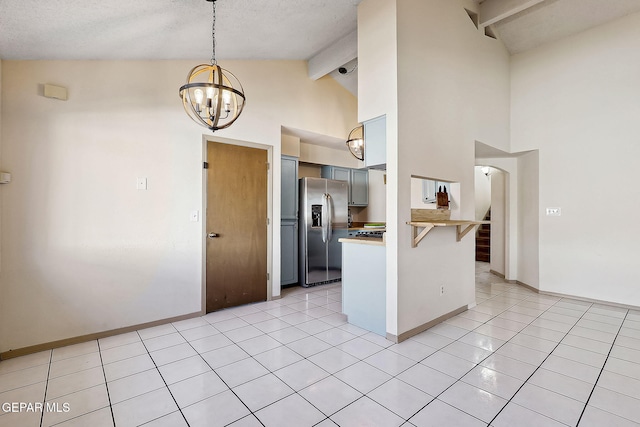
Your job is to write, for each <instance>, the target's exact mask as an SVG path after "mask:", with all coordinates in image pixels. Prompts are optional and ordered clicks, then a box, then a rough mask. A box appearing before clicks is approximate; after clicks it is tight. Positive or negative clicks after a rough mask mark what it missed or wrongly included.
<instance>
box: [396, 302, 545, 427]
mask: <svg viewBox="0 0 640 427" xmlns="http://www.w3.org/2000/svg"><path fill="white" fill-rule="evenodd" d="M504 292H508V291H503V292H501V293H500V294H497V295H494V296H492V297H491V298H488V299H486V300H485V301H490V300H491V299H493V298H496V297H499V296H502V294H503V293H504ZM528 298H529V297H527V298H525V299H523V300H520V301H519V302H518V303H516V304H513V305H512V306H510V307H509V308H507V309H506V310H503V311H501V312H500V313H498V314H496V315H495V316H493V317H491V318H490V319H488V320H486V321H485V322H483V323H482V325H486V324H488V322H490V321H492V320H493V319H495V318H497V317H498V316H500V315H501V314H503V313H506V312H507V311H509V310H510V309H511V308H513V307H515V306H516V305H518V304H520V303H521V302H525V301H528ZM485 301H483V302H485ZM556 302H557V301H556ZM553 305H555V303H554V304H553ZM553 305H552V306H551V307H553ZM551 307H549V308H551ZM545 312H546V310H545V311H543V312H542V313H540V314H539V315H538V316H537V317H536V318H535V319H534V320H532V321H531V322H529V323H527V324H526V325H527V326H530V325H531V323H533V322H534V321H535V320H536V319H538V318H539V317H540V316H542V315H543V314H544V313H545ZM485 314H486V313H485ZM507 320H508V319H507ZM443 323H444V322H443ZM519 323H522V322H519ZM482 325H480V326H482ZM451 326H455V325H451ZM480 326H478V327H477V328H479V327H480ZM457 327H458V328H460V327H459V326H457ZM498 327H499V326H498ZM477 328H474V329H472V330H469V331H468V332H467V333H465V334H464V335H462V336H460V338H457V339H455V340H453V341H452V342H450V343H449V344H447V345H445V346H444V347H442V348H440V349H438V350H436V351H435V352H434V353H432V354H430V355H429V356H427V357H425V358H424V359H422V360H421V361H420V362H418V364H421V363H422V362H423V361H424V360H426V359H428V358H429V357H430V356H431V355H433V354H435V353H437V352H438V351H442V349H443V348H445V347H447V346H449V345H451V344H453V343H455V342H458V341H460V340H461V339H462V338H464V337H466V336H467V335H469V334H470V333H472V332H474V331H475V329H477ZM460 329H464V328H460ZM502 329H504V328H502ZM523 329H524V328H523ZM512 332H514V331H512ZM433 333H434V334H437V335H440V334H438V333H437V332H433ZM519 333H520V332H517V333H516V335H518V334H519ZM482 335H484V334H482ZM516 335H514V336H513V337H515V336H516ZM440 336H443V337H446V336H445V335H440ZM487 336H488V337H490V338H495V337H491V336H489V335H487ZM513 337H511V338H510V339H509V340H506V341H505V342H504V343H503V344H502V345H500V346H499V347H497V348H496V349H495V350H493V351H492V352H491V354H490V355H488V356H487V357H485V358H483V359H482V360H480V361H478V362H477V363H475V362H471V361H470V360H466V359H463V358H461V357H458V356H456V355H455V354H451V353H447V352H444V353H446V354H449V355H451V356H453V357H456V358H458V359H460V360H464V361H467V362H471V363H475V365H474V366H473V367H472V368H471V369H469V370H468V371H467V372H465V373H464V374H462V376H460V378H457V379H456V381H455V382H453V383H452V384H451V385H450V386H448V387H447V388H445V389H444V390H442V391H441V392H440V393H438V394H437V395H436V396H434V397H433V399H432V400H431V401H429V402H428V403H427V404H426V405H425V406H423V407H422V408H420V409H419V410H418V411H417V412H416V413H414V414H413V415H411V417H409V418H408V419H407V422H408V420H410V419H411V418H413V417H415V416H416V415H417V414H418V413H419V412H420V411H422V410H423V409H424V408H426V407H427V406H429V405H430V404H431V403H432V402H433V401H434V400H436V399H438V397H440V396H442V395H443V394H444V393H445V392H446V391H447V390H449V389H450V388H451V387H453V386H454V385H455V384H457V383H458V382H460V381H462V378H464V377H465V376H466V375H467V374H469V373H470V372H471V371H473V370H474V369H475V368H476V367H477V366H481V365H480V364H481V363H482V362H484V361H485V360H487V359H488V358H489V357H491V356H493V355H494V354H495V353H496V352H497V351H498V350H499V349H500V348H502V347H503V346H505V345H506V344H507V343H508V342H509V341H511V339H513ZM446 338H449V337H446ZM495 339H498V338H495ZM500 341H502V340H500ZM460 342H461V343H462V344H467V343H465V342H463V341H460ZM467 345H470V344H467ZM471 347H476V346H473V345H471ZM477 348H479V349H482V350H485V349H483V348H482V347H477ZM487 351H488V350H487ZM505 357H508V356H505ZM514 360H517V359H514ZM408 369H410V368H408ZM431 369H434V368H431ZM435 370H436V371H438V372H441V371H439V370H438V369H435ZM405 371H406V370H405ZM402 372H404V371H402ZM402 372H401V373H402ZM496 372H497V371H496ZM441 373H443V374H445V375H449V374H447V373H445V372H441ZM534 373H535V371H534ZM398 375H399V374H398ZM504 375H508V374H504ZM531 375H533V374H531ZM449 376H450V375H449ZM509 376H510V375H509ZM451 378H455V377H451ZM527 380H528V378H527ZM400 381H402V380H400ZM462 382H463V383H465V382H464V381H462ZM525 383H526V381H525ZM465 384H467V383H465ZM409 385H411V384H409ZM469 385H470V384H469ZM522 386H524V383H523V384H522ZM522 386H520V388H522ZM477 388H478V389H480V390H482V389H481V388H480V387H477ZM520 388H519V389H518V390H520ZM516 393H517V391H516ZM516 393H514V396H515V394H516ZM491 394H493V393H491ZM498 397H500V396H498ZM512 398H513V396H512ZM505 400H506V399H505ZM509 401H510V400H509ZM509 401H508V402H507V403H506V404H505V406H507V404H508V403H509ZM442 403H444V404H446V405H449V406H451V407H452V408H455V409H457V410H459V411H461V412H463V413H465V414H467V415H469V416H470V417H473V418H475V419H477V420H479V421H481V422H483V423H484V422H485V421H483V420H481V419H480V418H478V417H476V416H475V415H472V414H469V413H468V412H466V411H463V410H462V409H460V408H458V407H455V406H453V405H450V404H449V403H447V402H445V401H442ZM502 409H504V407H503V408H502ZM502 409H501V410H500V411H502ZM499 413H500V412H498V414H499ZM498 414H496V417H497V416H498ZM494 419H495V417H494ZM491 422H493V419H492V420H491ZM491 422H489V423H487V425H490V424H491Z"/></svg>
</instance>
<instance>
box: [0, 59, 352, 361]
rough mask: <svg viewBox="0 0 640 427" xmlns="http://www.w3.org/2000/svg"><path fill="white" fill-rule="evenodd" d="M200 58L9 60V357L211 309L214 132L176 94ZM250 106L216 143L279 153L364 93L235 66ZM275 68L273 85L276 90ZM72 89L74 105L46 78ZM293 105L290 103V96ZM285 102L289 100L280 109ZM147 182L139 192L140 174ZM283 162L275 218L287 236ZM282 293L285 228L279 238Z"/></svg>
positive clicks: (275, 237) (269, 68) (337, 132)
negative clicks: (207, 156)
mask: <svg viewBox="0 0 640 427" xmlns="http://www.w3.org/2000/svg"><path fill="white" fill-rule="evenodd" d="M193 65H194V63H193V62H192V61H156V62H149V61H3V62H2V82H1V84H2V86H1V87H2V103H1V104H2V106H3V110H2V114H1V116H0V122H1V123H2V124H3V126H2V129H1V138H2V143H3V146H2V166H3V168H6V170H8V171H10V172H12V175H13V182H12V183H11V184H9V185H6V186H3V187H2V188H1V189H0V192H1V196H2V212H1V215H2V230H1V246H0V247H1V248H2V251H3V259H2V266H1V267H2V268H1V273H0V292H1V294H0V313H1V314H0V316H1V317H0V351H7V350H9V349H12V348H20V347H25V346H29V345H34V344H38V343H43V342H49V341H53V340H58V339H63V338H68V337H73V336H78V335H83V334H88V333H94V332H100V331H105V330H110V329H115V328H119V327H124V326H129V325H135V324H140V323H144V322H149V321H155V320H159V319H164V318H168V317H172V316H178V315H183V314H188V313H193V312H197V311H199V310H200V309H201V295H202V290H201V289H202V288H201V286H202V277H201V275H202V273H201V272H202V262H203V250H202V242H203V227H202V223H201V222H197V223H194V222H190V221H189V215H190V212H191V211H193V210H200V211H201V216H202V210H203V197H202V191H203V187H202V176H203V172H202V161H203V134H208V131H206V130H205V129H204V128H201V127H199V126H197V125H196V124H194V123H193V122H192V121H191V120H190V119H189V118H188V117H187V116H186V114H185V113H184V111H183V109H182V106H181V103H180V100H179V98H178V96H177V94H178V88H179V86H180V85H181V84H183V82H184V78H185V76H186V73H187V72H188V70H189V69H190V68H191V67H192V66H193ZM221 65H222V66H223V67H225V68H228V69H230V70H232V71H233V73H234V74H235V75H236V76H238V78H239V79H240V81H241V82H242V84H243V86H244V88H245V92H246V94H247V98H248V103H247V107H246V109H245V111H244V112H243V115H242V116H241V117H240V118H239V119H238V121H237V122H236V123H235V124H234V126H232V127H231V128H229V129H227V130H225V131H220V132H216V134H215V136H216V137H224V138H229V139H233V140H241V141H248V142H252V143H257V144H261V145H262V146H264V147H272V155H273V158H274V159H279V158H280V154H281V150H280V146H281V126H291V127H295V128H297V129H305V130H308V131H310V132H315V133H319V134H325V135H329V136H334V137H343V136H344V135H347V134H348V132H349V130H350V129H352V128H353V127H354V126H355V124H356V123H357V119H356V99H355V98H354V97H353V96H352V95H351V94H350V93H348V92H347V91H346V90H345V89H343V88H342V87H341V86H339V85H338V84H337V83H336V82H335V81H334V80H333V79H331V78H323V79H320V80H318V81H312V80H310V79H309V78H308V77H307V70H306V64H305V62H304V61H228V62H225V63H223V64H221ZM265 76H267V77H268V81H269V84H265V80H266V78H265ZM44 83H54V84H58V85H63V86H66V87H68V89H69V100H68V101H66V102H62V101H58V100H53V99H47V98H43V97H42V96H39V93H38V88H39V85H42V84H44ZM285 95H286V97H287V102H279V100H281V99H282V97H283V96H285ZM274 105H277V106H278V107H279V108H274V107H273V106H274ZM137 177H146V178H147V179H148V190H146V191H141V190H136V178H137ZM279 182H280V162H279V161H274V162H273V168H272V177H271V185H272V188H273V200H274V201H276V202H275V203H271V206H272V208H271V211H270V215H271V217H272V219H273V221H272V228H271V229H272V230H274V229H275V230H279V218H280V203H279V202H277V201H278V200H280V185H279ZM270 249H271V253H272V254H273V257H272V258H271V263H270V266H269V269H270V272H271V277H272V281H273V295H278V294H279V292H280V288H279V282H280V258H279V254H280V235H279V233H272V246H271V248H270Z"/></svg>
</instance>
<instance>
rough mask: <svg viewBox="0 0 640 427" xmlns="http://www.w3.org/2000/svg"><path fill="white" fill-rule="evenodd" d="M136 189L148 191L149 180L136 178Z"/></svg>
mask: <svg viewBox="0 0 640 427" xmlns="http://www.w3.org/2000/svg"><path fill="white" fill-rule="evenodd" d="M136 188H137V189H138V190H146V189H147V178H136Z"/></svg>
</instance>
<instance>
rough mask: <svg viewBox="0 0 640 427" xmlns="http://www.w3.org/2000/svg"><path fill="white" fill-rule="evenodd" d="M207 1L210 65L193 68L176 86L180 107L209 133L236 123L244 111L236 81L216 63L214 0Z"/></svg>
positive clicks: (238, 84) (243, 97)
mask: <svg viewBox="0 0 640 427" xmlns="http://www.w3.org/2000/svg"><path fill="white" fill-rule="evenodd" d="M206 1H208V2H211V4H212V5H213V6H212V9H213V12H212V14H213V19H212V25H211V39H212V42H213V43H212V53H211V63H210V64H200V65H196V66H195V67H193V68H192V69H191V71H190V72H189V75H188V76H187V82H186V83H185V84H184V85H183V86H182V87H180V98H182V105H183V106H184V110H185V111H186V112H187V114H188V115H189V117H191V119H192V120H193V121H194V122H196V123H198V124H199V125H201V126H204V127H206V128H208V129H210V130H211V131H214V132H215V131H216V130H218V129H224V128H227V127H229V126H231V125H232V124H233V122H235V121H236V119H237V118H238V116H240V113H242V109H243V108H244V103H245V96H244V91H243V89H242V85H241V84H240V81H239V80H238V79H237V78H236V76H234V75H233V74H231V73H230V72H229V71H227V70H225V69H224V68H222V67H220V66H219V65H218V64H217V61H216V0H206Z"/></svg>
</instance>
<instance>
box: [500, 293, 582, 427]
mask: <svg viewBox="0 0 640 427" xmlns="http://www.w3.org/2000/svg"><path fill="white" fill-rule="evenodd" d="M563 299H564V298H563ZM560 301H562V299H560V300H558V301H556V302H555V303H554V304H553V305H552V306H551V307H554V306H555V305H556V304H557V303H558V302H560ZM551 307H549V308H548V309H546V310H545V311H544V312H542V313H540V316H542V315H543V314H544V313H546V312H547V311H548V310H549V309H550V308H551ZM591 307H593V304H590V305H589V307H588V308H587V310H585V312H584V313H582V315H581V316H580V317H579V318H578V320H576V321H575V323H574V324H573V326H571V328H570V329H569V330H568V331H567V332H566V333H565V334H564V336H563V337H562V338H561V339H560V341H558V343H557V344H556V345H555V347H553V349H552V350H551V351H550V352H549V354H547V356H546V357H545V358H544V359H543V360H542V362H540V364H539V365H538V366H537V367H536V369H535V370H534V371H533V372H532V373H531V375H529V376H528V377H527V379H526V380H525V381H524V382H523V383H522V385H521V386H520V387H518V390H516V392H515V393H513V395H512V396H511V398H509V400H508V401H507V403H506V404H505V405H504V406H503V407H502V408H500V410H499V411H498V413H497V414H496V415H495V416H494V417H493V418H492V419H491V421H490V422H489V424H488V425H489V426H490V425H491V424H492V423H493V422H494V421H495V420H496V418H498V416H499V415H500V414H501V413H502V411H503V410H504V408H506V407H507V405H508V404H509V403H511V401H512V400H513V398H514V397H515V396H516V395H517V394H518V392H519V391H520V390H522V388H523V387H524V386H525V384H528V383H529V380H530V379H531V377H533V376H534V375H535V374H536V372H538V370H539V369H540V368H541V367H542V365H543V364H544V362H546V361H547V359H548V358H549V357H550V356H551V355H552V354H553V352H554V351H555V350H556V349H557V348H558V347H559V346H560V344H561V343H562V340H564V339H565V338H566V337H567V336H568V335H569V332H571V330H572V329H573V328H574V327H575V326H576V325H577V324H578V322H579V321H580V319H582V318H583V317H584V315H585V314H587V313H588V311H589V309H590V308H591ZM540 316H538V317H537V318H540ZM558 357H560V356H558ZM567 360H570V359H567ZM576 363H579V362H576ZM545 390H547V389H546V388H545ZM548 391H551V392H553V393H557V392H555V391H553V390H548ZM558 394H560V393H558ZM566 397H568V396H566ZM573 400H575V399H573ZM516 405H517V403H516ZM585 406H586V404H585ZM526 409H528V410H530V411H532V412H535V413H537V414H540V415H542V416H543V417H547V418H549V419H552V420H554V421H557V422H559V423H561V424H564V423H563V422H561V421H559V420H556V419H554V418H551V417H550V416H548V415H545V414H542V413H540V412H538V411H534V410H533V409H531V408H526Z"/></svg>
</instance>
